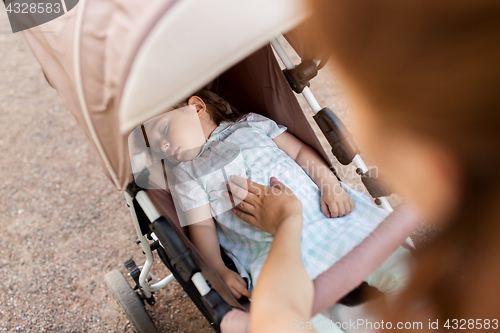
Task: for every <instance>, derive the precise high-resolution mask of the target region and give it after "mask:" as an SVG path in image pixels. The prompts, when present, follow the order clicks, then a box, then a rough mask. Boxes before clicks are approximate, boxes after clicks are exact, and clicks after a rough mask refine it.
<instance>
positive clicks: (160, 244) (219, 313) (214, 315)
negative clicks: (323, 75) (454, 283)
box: [124, 38, 414, 332]
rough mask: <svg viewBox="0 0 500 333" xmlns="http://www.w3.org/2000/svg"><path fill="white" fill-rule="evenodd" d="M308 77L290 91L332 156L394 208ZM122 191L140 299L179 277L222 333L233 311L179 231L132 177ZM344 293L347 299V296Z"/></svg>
mask: <svg viewBox="0 0 500 333" xmlns="http://www.w3.org/2000/svg"><path fill="white" fill-rule="evenodd" d="M271 45H272V47H273V49H274V50H275V52H276V54H277V55H278V56H279V58H280V59H281V60H282V62H283V64H284V65H285V67H286V69H285V70H284V72H285V75H287V72H286V71H293V70H295V69H296V68H297V67H298V66H297V67H296V66H295V65H294V64H293V62H292V61H291V59H290V58H289V57H288V54H287V53H286V51H285V50H284V48H283V47H282V45H281V43H280V42H279V40H278V39H277V38H274V39H273V40H272V41H271ZM316 65H317V64H316ZM299 66H300V65H299ZM316 73H317V71H316ZM314 76H315V75H314ZM311 78H312V77H311ZM287 79H289V76H287ZM309 79H310V78H309ZM309 79H308V80H309ZM308 80H307V82H306V84H304V82H301V85H302V87H301V91H297V90H296V89H294V90H295V91H296V92H298V93H302V95H303V96H304V98H305V99H306V101H307V103H308V104H309V106H310V107H311V109H312V110H313V111H314V113H315V116H314V118H315V120H316V122H317V123H318V125H319V126H320V129H321V130H322V131H323V133H324V134H325V136H326V137H327V140H328V141H329V143H330V145H331V146H332V147H333V148H332V151H333V153H334V155H335V156H336V157H337V159H338V160H339V161H340V162H341V163H342V164H345V165H347V164H349V163H350V162H353V163H354V164H355V165H356V168H357V170H356V171H357V173H358V174H359V175H360V176H361V178H362V181H363V183H364V184H365V186H366V187H367V189H368V191H369V192H370V194H371V195H372V196H373V197H374V198H375V202H376V203H377V204H378V205H379V206H381V207H382V208H384V209H386V210H389V211H393V209H392V207H391V205H390V204H389V202H388V200H387V198H386V197H385V196H386V195H388V194H390V193H388V192H387V190H385V189H384V188H383V185H381V184H380V183H379V182H378V180H377V179H374V178H372V177H370V176H369V175H368V172H369V169H368V167H367V165H366V164H365V162H364V161H363V159H362V158H361V156H360V155H359V151H358V150H357V147H356V146H355V145H354V143H353V142H352V141H351V139H350V133H349V132H348V131H347V130H346V129H345V127H344V125H343V124H342V122H341V121H340V120H339V119H338V118H337V117H336V116H335V115H334V114H333V112H332V111H330V110H328V109H323V108H321V106H320V105H319V103H318V101H317V100H316V98H315V97H314V95H313V93H312V92H311V90H310V89H309V87H308ZM289 83H290V85H291V86H292V88H293V87H294V82H290V79H289ZM325 113H326V115H325ZM325 119H326V121H325ZM332 126H333V128H332ZM339 145H340V146H341V147H342V148H343V150H341V154H344V155H345V154H347V155H348V156H349V158H348V159H347V160H346V158H345V156H339V153H338V150H335V147H336V146H339ZM343 161H344V162H343ZM124 195H125V200H126V202H127V206H128V207H129V210H130V213H131V215H132V221H133V224H134V227H135V230H136V233H137V236H138V239H139V241H138V243H140V244H141V247H142V250H143V253H144V255H145V257H146V258H145V262H144V264H143V266H139V268H140V267H142V269H141V270H140V274H139V275H138V277H137V276H135V277H134V280H135V281H136V284H137V285H136V287H135V288H134V290H138V296H139V297H140V299H141V300H142V301H146V302H147V303H148V304H150V305H153V304H154V296H153V293H154V292H156V291H159V290H160V289H162V288H165V287H166V286H167V285H168V284H169V283H171V282H172V281H173V280H175V279H177V280H178V281H179V283H180V284H181V285H182V286H183V288H184V290H185V291H186V292H187V293H188V295H189V297H190V298H191V299H192V300H193V302H194V303H195V304H196V305H197V307H198V308H199V309H200V311H201V312H202V313H203V314H204V316H205V317H206V319H207V320H208V321H209V323H210V324H211V325H212V327H213V328H214V329H215V330H216V331H217V332H220V323H221V321H222V318H223V316H224V315H225V314H226V313H227V312H228V311H230V310H231V307H230V306H229V305H228V304H227V303H226V302H225V301H224V300H223V299H222V297H220V296H219V295H218V293H217V291H215V290H214V289H212V288H211V286H210V285H209V283H207V281H206V280H205V278H204V277H203V275H202V273H201V272H200V268H199V267H198V266H197V265H196V263H195V261H194V260H193V258H192V257H190V251H189V247H188V246H186V244H183V241H182V239H181V237H180V235H178V230H176V228H175V227H173V222H172V221H170V220H168V219H166V218H165V217H162V216H161V215H160V213H158V211H157V210H156V208H155V206H154V204H153V203H152V202H151V200H150V198H149V197H148V195H147V194H146V192H145V191H144V189H142V188H140V187H138V186H137V185H136V184H135V183H134V181H133V182H132V183H130V184H129V186H128V188H127V191H126V192H125V193H124ZM148 238H149V239H148ZM150 241H152V243H150ZM406 243H407V245H409V246H410V247H412V248H414V245H413V242H412V241H411V239H410V238H409V237H408V238H407V240H406ZM171 246H173V247H174V248H176V249H174V250H173V251H172V249H170V250H169V247H171ZM154 250H157V251H158V254H159V256H160V258H161V259H162V261H163V262H164V264H165V265H166V266H167V267H168V268H169V270H170V271H171V272H172V273H171V274H170V275H168V276H167V277H165V278H163V279H162V280H159V281H158V279H156V277H154V276H153V275H152V274H151V268H152V265H153V251H154ZM168 251H170V252H171V253H170V254H167V253H166V252H168ZM172 255H176V256H177V257H174V258H172ZM134 265H135V264H134ZM176 265H179V267H181V269H180V270H181V271H184V274H183V273H182V272H180V273H179V272H178V271H177V269H176V268H177V267H175V266H176ZM129 275H132V274H129ZM149 276H151V277H152V278H153V279H155V280H156V283H154V284H150V282H149V281H148V277H149ZM188 283H192V285H191V287H190V286H187V284H188ZM193 286H194V288H193ZM346 297H349V295H347V296H346ZM351 301H352V295H351V296H350V302H351ZM127 315H128V314H127ZM129 319H131V321H132V322H133V318H130V316H129ZM136 329H138V331H140V327H136Z"/></svg>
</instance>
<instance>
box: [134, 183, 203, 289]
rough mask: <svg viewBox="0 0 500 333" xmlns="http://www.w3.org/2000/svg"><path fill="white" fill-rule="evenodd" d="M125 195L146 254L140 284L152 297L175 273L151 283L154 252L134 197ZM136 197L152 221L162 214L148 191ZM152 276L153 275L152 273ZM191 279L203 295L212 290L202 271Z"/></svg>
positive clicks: (140, 192)
mask: <svg viewBox="0 0 500 333" xmlns="http://www.w3.org/2000/svg"><path fill="white" fill-rule="evenodd" d="M124 195H125V200H126V202H127V205H128V207H129V210H130V215H132V221H133V223H134V227H135V231H136V232H137V236H138V237H139V241H140V243H141V247H142V251H143V252H144V253H145V255H146V262H145V263H144V265H143V266H142V269H141V274H140V275H139V284H140V286H141V288H142V290H143V292H144V296H146V298H150V297H151V296H152V292H155V291H158V290H160V289H162V288H165V287H166V286H167V285H168V284H169V283H170V282H172V281H174V280H175V277H174V275H173V274H170V275H168V276H167V277H165V278H163V279H162V280H161V281H159V282H157V283H155V284H152V285H151V284H149V282H148V280H147V277H148V276H149V275H150V271H151V267H152V266H153V252H152V251H151V247H150V245H149V241H148V239H147V238H146V237H145V236H144V235H143V234H142V231H141V226H140V225H139V220H138V219H137V214H136V212H135V209H134V202H133V198H132V197H131V196H130V194H128V193H127V192H125V193H124ZM136 199H137V202H138V203H139V205H140V206H141V208H142V209H143V210H144V212H145V213H146V215H147V216H148V219H150V221H151V222H154V221H155V220H156V219H157V218H158V217H159V216H160V214H158V212H157V211H156V209H155V208H154V206H153V204H152V203H151V200H149V198H148V196H147V195H146V192H144V191H139V192H138V193H137V195H136ZM151 219H153V220H151ZM151 237H152V238H153V239H154V240H158V237H157V236H156V235H155V234H154V233H151ZM158 241H159V240H158ZM160 245H161V242H160ZM162 246H163V245H162ZM151 276H153V275H152V274H151ZM191 280H192V281H193V283H194V284H195V286H196V288H197V289H198V291H199V292H200V295H201V296H204V295H206V294H207V293H208V291H210V287H209V286H208V284H207V282H206V281H205V279H204V278H203V275H201V273H196V274H194V276H193V277H192V278H191ZM207 290H208V291H207Z"/></svg>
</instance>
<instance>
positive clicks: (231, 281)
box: [218, 267, 252, 299]
mask: <svg viewBox="0 0 500 333" xmlns="http://www.w3.org/2000/svg"><path fill="white" fill-rule="evenodd" d="M224 268H225V269H224V270H223V271H222V272H220V273H218V274H219V275H220V277H221V278H222V280H224V283H225V284H226V285H227V286H228V288H229V290H230V291H231V294H233V296H234V298H236V299H240V298H241V296H246V297H248V298H250V297H252V294H251V293H250V291H248V289H247V283H246V282H245V280H243V278H242V277H241V276H240V275H239V274H238V273H236V272H235V271H232V270H230V269H229V268H227V267H224Z"/></svg>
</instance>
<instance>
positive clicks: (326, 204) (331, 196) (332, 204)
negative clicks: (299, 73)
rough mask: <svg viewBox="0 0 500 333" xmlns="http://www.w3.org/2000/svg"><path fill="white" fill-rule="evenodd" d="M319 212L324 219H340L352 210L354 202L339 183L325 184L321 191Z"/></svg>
mask: <svg viewBox="0 0 500 333" xmlns="http://www.w3.org/2000/svg"><path fill="white" fill-rule="evenodd" d="M320 202H321V211H322V212H323V214H325V215H326V217H341V216H345V215H347V214H349V213H350V212H352V211H353V210H354V201H352V199H351V197H350V196H349V194H347V193H346V191H344V189H343V188H342V187H341V186H340V184H339V182H336V184H325V185H324V186H323V187H322V189H321V199H320Z"/></svg>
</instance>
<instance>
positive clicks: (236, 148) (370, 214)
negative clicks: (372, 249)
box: [171, 113, 389, 289]
mask: <svg viewBox="0 0 500 333" xmlns="http://www.w3.org/2000/svg"><path fill="white" fill-rule="evenodd" d="M284 131H286V127H284V126H281V125H277V124H276V123H275V122H274V121H272V120H270V119H268V118H266V117H264V116H261V115H258V114H254V113H250V114H248V115H247V116H246V117H244V118H243V119H241V120H240V121H238V122H234V123H233V122H223V123H221V124H220V125H219V126H218V127H217V128H216V129H215V130H214V131H213V133H212V134H211V136H210V137H209V139H208V140H207V142H206V144H205V145H204V146H203V147H202V149H201V151H200V153H199V154H198V156H197V157H196V158H195V159H193V160H191V161H186V162H182V163H180V164H179V165H178V166H176V167H175V168H174V169H173V170H172V172H173V174H174V175H175V177H176V178H177V185H175V187H174V190H173V195H174V200H175V201H176V205H177V206H178V208H180V209H181V210H182V211H184V212H185V211H188V210H191V209H193V208H197V207H200V206H203V205H207V204H209V205H210V208H211V212H212V216H214V218H215V220H216V221H217V223H216V225H217V236H218V238H219V242H220V244H221V245H222V247H223V248H224V250H225V251H226V253H227V254H228V256H229V257H231V259H233V261H234V262H235V264H236V267H237V268H238V271H239V273H240V274H241V275H242V276H243V277H248V278H249V280H250V286H249V287H250V289H251V288H252V287H253V286H254V285H255V283H256V281H257V278H258V276H259V274H260V270H261V268H262V265H263V264H264V261H265V259H266V257H267V253H268V252H269V248H270V246H271V242H272V240H273V235H271V234H269V233H267V232H264V231H262V230H260V229H258V228H256V227H254V226H252V225H250V224H248V223H246V222H244V221H243V220H241V219H240V218H238V217H237V216H236V215H235V214H234V213H233V212H232V211H231V208H232V204H231V202H230V201H229V199H227V198H225V197H224V196H223V193H224V192H225V191H226V188H225V187H224V186H223V185H222V182H223V181H224V180H227V179H228V177H229V176H230V175H234V174H236V175H239V176H242V177H245V178H249V179H250V180H252V181H254V182H256V183H259V184H262V185H266V186H269V180H270V178H271V176H274V177H276V178H278V179H279V180H280V181H281V182H282V183H284V184H285V185H286V186H287V187H289V188H290V189H291V190H292V191H293V193H294V194H295V195H296V196H297V198H298V199H299V200H300V201H301V202H302V207H303V229H302V241H301V248H302V257H303V261H304V266H305V268H306V271H307V272H308V274H309V276H310V277H311V278H312V279H314V278H315V277H316V276H318V275H319V274H320V273H322V272H323V271H325V270H326V269H327V268H329V267H330V266H331V265H333V264H334V263H335V262H336V261H338V260H339V259H340V258H342V257H343V256H344V255H345V254H347V253H348V252H349V251H351V250H352V249H353V248H354V247H355V246H357V245H358V244H359V243H361V241H362V240H363V239H364V238H366V237H367V236H368V235H369V234H370V233H371V232H372V231H373V230H374V229H375V228H376V227H377V226H378V224H379V223H380V222H382V220H383V219H385V217H387V215H388V214H389V212H388V211H385V210H383V209H380V208H378V207H377V206H375V205H374V204H373V203H372V202H371V200H370V198H369V197H368V196H367V195H366V194H363V193H361V192H357V191H354V190H352V189H351V188H349V187H348V186H346V185H345V184H342V187H343V188H344V190H345V191H346V192H347V193H348V194H349V195H350V197H351V198H352V199H353V201H354V204H355V208H354V211H353V212H352V213H350V214H348V215H346V216H343V217H340V218H327V217H326V216H325V215H324V214H323V213H322V212H321V206H320V196H321V191H320V189H319V188H318V186H317V185H316V184H315V183H314V182H313V181H312V180H311V178H310V177H309V176H308V175H307V174H306V173H305V171H304V170H303V169H302V168H301V167H300V166H299V165H298V164H297V163H296V162H295V161H294V160H293V159H292V158H290V157H289V156H288V155H287V154H286V153H285V152H284V151H282V150H281V149H279V148H278V147H277V146H276V144H275V143H274V141H273V138H275V137H277V136H278V135H280V134H281V133H283V132H284ZM171 188H172V187H171ZM182 220H183V219H181V221H182Z"/></svg>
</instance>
